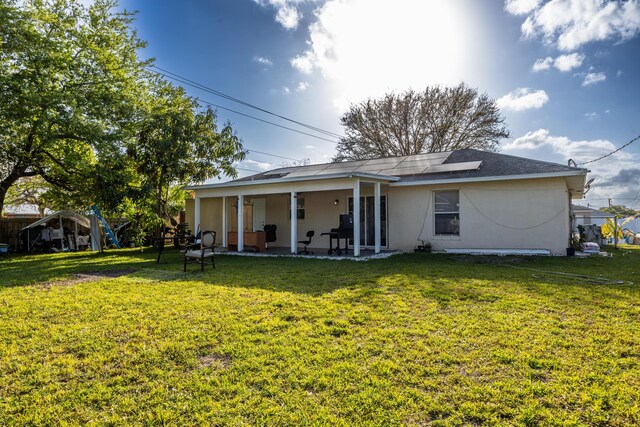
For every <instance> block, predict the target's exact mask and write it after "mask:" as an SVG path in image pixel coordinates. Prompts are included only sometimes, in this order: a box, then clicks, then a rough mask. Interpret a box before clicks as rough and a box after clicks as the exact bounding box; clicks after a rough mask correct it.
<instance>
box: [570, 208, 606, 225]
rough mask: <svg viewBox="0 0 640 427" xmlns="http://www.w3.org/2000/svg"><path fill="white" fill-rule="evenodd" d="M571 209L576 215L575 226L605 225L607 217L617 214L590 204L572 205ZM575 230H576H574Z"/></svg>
mask: <svg viewBox="0 0 640 427" xmlns="http://www.w3.org/2000/svg"><path fill="white" fill-rule="evenodd" d="M571 211H572V212H573V215H574V217H575V226H576V228H577V226H578V225H591V224H594V225H603V224H604V223H605V222H607V219H609V218H610V219H612V220H613V218H614V216H615V215H613V214H611V213H608V212H603V211H599V210H598V209H593V208H590V207H588V206H581V205H571ZM574 231H575V230H574Z"/></svg>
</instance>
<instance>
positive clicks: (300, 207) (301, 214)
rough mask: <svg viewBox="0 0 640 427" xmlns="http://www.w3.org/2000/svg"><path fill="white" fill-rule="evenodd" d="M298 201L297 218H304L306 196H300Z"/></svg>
mask: <svg viewBox="0 0 640 427" xmlns="http://www.w3.org/2000/svg"><path fill="white" fill-rule="evenodd" d="M296 202H297V203H296V209H297V211H296V218H298V219H304V197H298V198H297V199H296Z"/></svg>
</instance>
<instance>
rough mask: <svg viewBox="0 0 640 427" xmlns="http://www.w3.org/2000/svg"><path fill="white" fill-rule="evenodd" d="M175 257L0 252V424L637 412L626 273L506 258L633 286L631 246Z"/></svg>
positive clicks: (370, 421) (639, 324)
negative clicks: (550, 254)
mask: <svg viewBox="0 0 640 427" xmlns="http://www.w3.org/2000/svg"><path fill="white" fill-rule="evenodd" d="M623 254H624V255H623ZM496 260H498V261H499V264H496V263H495V262H494V261H496ZM180 261H181V260H180V258H179V256H178V255H169V256H166V257H164V258H163V263H162V264H160V265H158V264H155V258H154V254H153V253H152V252H144V253H141V252H139V251H134V250H121V251H110V252H108V253H105V254H94V253H78V254H51V255H40V256H24V257H15V258H13V259H10V260H8V261H0V425H52V424H68V425H79V424H82V425H84V424H95V425H122V424H128V425H385V426H386V425H525V426H534V425H594V426H595V425H598V426H600V425H612V426H627V425H639V424H640V403H639V402H640V286H639V285H638V284H631V283H625V284H607V285H604V284H594V283H591V282H589V281H587V280H584V279H582V278H579V277H572V276H555V275H549V274H547V273H540V272H536V271H531V270H525V269H521V268H531V269H536V270H548V271H562V272H568V273H579V274H586V275H590V276H599V275H603V276H604V277H609V278H615V279H623V280H628V281H633V282H636V283H638V282H640V271H639V269H640V267H639V266H640V250H636V249H632V248H628V250H627V251H619V252H616V253H615V255H614V256H613V257H607V258H604V257H602V258H590V259H567V258H528V259H525V260H523V261H522V262H518V263H516V262H506V261H513V260H510V259H507V258H500V259H494V258H471V257H450V256H444V255H426V254H413V255H401V256H396V257H392V258H389V259H384V260H375V261H369V262H350V261H342V262H335V261H327V260H312V259H291V258H249V257H233V256H219V257H218V258H217V267H218V268H217V269H216V270H212V269H211V267H210V266H209V267H208V269H207V270H205V272H204V273H200V272H199V271H197V270H198V268H197V267H196V266H192V267H191V271H189V272H187V273H182V266H181V264H180ZM503 264H507V266H505V265H503ZM508 265H513V266H516V267H520V268H518V269H516V268H512V267H509V266H508ZM100 271H102V272H114V271H117V272H119V274H124V275H122V276H120V277H114V278H111V277H100V276H99V275H98V276H94V277H90V276H75V278H74V276H73V275H74V274H78V273H83V272H84V273H87V272H92V274H95V273H96V272H100ZM88 279H92V280H88Z"/></svg>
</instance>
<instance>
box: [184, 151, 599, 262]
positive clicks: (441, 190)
mask: <svg viewBox="0 0 640 427" xmlns="http://www.w3.org/2000/svg"><path fill="white" fill-rule="evenodd" d="M587 172H588V170H586V169H582V168H576V167H569V166H564V165H560V164H556V163H549V162H543V161H538V160H532V159H526V158H522V157H515V156H509V155H504V154H498V153H491V152H484V151H478V150H473V149H465V150H457V151H452V152H442V153H429V154H419V155H415V156H403V157H392V158H381V159H371V160H362V161H351V162H341V163H328V164H319V165H308V166H297V167H286V168H280V169H275V170H271V171H267V172H264V173H259V174H256V175H253V176H249V177H246V178H241V179H237V180H234V181H230V182H225V183H220V184H205V185H193V186H188V187H186V189H188V190H192V191H193V193H194V194H195V199H193V200H188V201H187V206H186V210H187V213H186V219H187V222H189V223H191V224H196V226H195V227H194V228H197V226H198V225H199V228H200V229H202V230H216V231H217V232H218V236H219V237H218V241H219V242H221V244H222V246H225V247H226V246H227V245H228V240H227V237H228V236H231V235H233V234H234V233H237V234H236V235H235V237H234V241H235V239H236V238H237V241H238V250H243V247H244V243H243V242H244V240H245V239H244V238H243V236H244V237H245V238H246V236H245V235H244V234H245V233H246V232H252V231H257V230H262V229H263V226H264V225H265V224H275V225H277V227H278V229H277V240H276V241H275V242H272V243H270V244H269V248H272V247H285V248H289V250H290V252H292V253H297V251H298V249H297V241H298V240H303V239H304V236H305V234H306V232H307V231H309V230H314V231H315V237H314V239H313V241H312V244H311V245H310V246H309V247H310V248H328V247H329V238H328V237H326V236H324V237H322V236H320V234H321V233H322V232H327V231H329V230H330V229H331V228H335V227H338V220H339V215H340V214H343V213H352V214H353V216H354V218H359V219H360V220H359V221H354V235H356V236H358V235H359V236H360V239H355V241H354V242H353V248H352V249H353V253H354V255H355V256H358V255H359V254H360V251H361V249H362V248H367V249H372V250H374V251H375V252H379V251H380V250H411V249H413V248H414V247H415V246H416V245H419V244H421V241H428V242H430V243H431V244H432V247H433V249H434V250H436V251H437V250H446V249H508V250H509V249H511V250H523V249H546V250H549V251H550V252H551V253H552V254H555V255H563V254H566V248H567V247H568V245H569V239H570V236H571V226H570V223H571V220H570V217H571V213H570V206H571V200H573V199H581V198H582V196H583V191H584V190H583V189H584V185H585V180H586V176H587ZM377 201H378V202H377ZM238 206H244V208H243V209H242V210H241V211H240V212H238V209H237V207H238ZM229 232H231V234H229Z"/></svg>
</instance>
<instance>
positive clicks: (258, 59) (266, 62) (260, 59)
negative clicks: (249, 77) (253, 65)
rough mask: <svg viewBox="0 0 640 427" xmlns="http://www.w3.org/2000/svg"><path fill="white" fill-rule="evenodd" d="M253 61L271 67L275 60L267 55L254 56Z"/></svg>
mask: <svg viewBox="0 0 640 427" xmlns="http://www.w3.org/2000/svg"><path fill="white" fill-rule="evenodd" d="M253 61H254V62H257V63H258V64H262V65H265V66H267V67H270V66H272V65H273V62H272V61H271V60H270V59H269V58H267V57H265V56H254V57H253Z"/></svg>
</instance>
